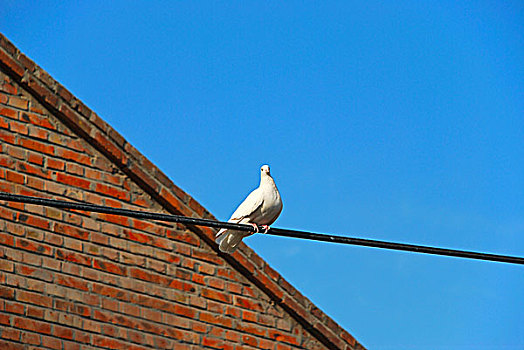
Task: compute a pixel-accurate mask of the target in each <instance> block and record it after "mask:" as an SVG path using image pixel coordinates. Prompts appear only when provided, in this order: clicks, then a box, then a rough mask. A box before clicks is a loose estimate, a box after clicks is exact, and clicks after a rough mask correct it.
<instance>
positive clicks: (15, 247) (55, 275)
mask: <svg viewBox="0 0 524 350" xmlns="http://www.w3.org/2000/svg"><path fill="white" fill-rule="evenodd" d="M0 44H1V45H0V68H2V72H1V73H0V191H4V192H10V193H17V194H25V195H33V196H38V197H46V198H56V199H66V200H72V201H82V202H89V203H93V204H101V205H107V206H112V207H121V208H127V209H139V210H140V209H143V210H148V211H154V212H166V213H169V212H171V213H176V214H182V215H190V216H198V217H206V218H212V216H211V214H209V213H208V212H207V211H206V210H205V209H204V208H202V207H201V206H200V205H199V204H198V203H196V201H194V200H193V199H192V198H191V197H190V196H188V195H187V194H185V193H184V192H183V191H181V190H180V189H179V188H177V187H176V186H175V185H174V184H173V183H172V182H171V181H170V180H169V179H167V177H165V175H163V174H162V173H161V172H160V171H159V170H158V169H157V168H156V167H155V166H154V165H152V164H151V163H150V162H149V161H148V160H147V159H146V158H144V157H143V156H142V155H141V154H140V153H139V152H138V151H136V150H135V149H134V148H133V147H132V146H131V145H129V144H128V143H127V142H126V141H125V140H124V139H123V138H122V137H121V136H120V135H119V134H118V133H116V132H115V131H114V130H113V129H112V128H110V127H109V126H108V125H107V124H106V123H105V122H103V120H101V119H100V118H99V117H98V116H97V115H96V114H94V113H93V112H92V111H90V110H89V109H88V108H87V107H86V106H85V105H83V104H82V103H81V102H80V101H78V100H77V99H76V98H75V97H74V96H73V95H72V94H70V93H69V92H68V91H67V90H66V89H65V88H63V87H62V86H61V85H59V84H58V83H57V82H56V81H54V80H53V79H52V78H51V77H49V75H47V73H45V72H44V71H43V70H41V69H40V68H39V67H37V66H36V65H35V64H34V63H33V62H32V61H30V60H29V59H27V58H26V57H25V56H24V55H23V54H21V53H20V52H19V51H18V50H17V49H16V48H15V47H14V46H13V45H12V44H11V43H10V42H8V41H7V39H5V37H3V36H1V35H0ZM212 236H213V231H212V230H210V229H207V228H200V227H199V228H197V227H186V226H183V225H169V224H164V223H157V222H150V221H143V220H136V219H131V218H124V217H119V216H112V215H106V214H92V213H85V212H81V211H64V210H58V209H53V208H44V207H41V206H34V205H23V204H14V203H10V204H6V203H5V202H0V349H1V348H6V349H18V348H20V349H23V348H32V347H34V348H47V349H93V348H109V349H145V348H169V349H201V348H209V349H213V348H215V349H282V350H285V349H325V348H333V349H362V347H361V346H360V344H358V343H357V342H356V341H355V340H354V339H353V338H352V337H351V335H349V334H348V333H347V332H346V331H344V330H343V329H342V328H340V327H339V326H338V325H337V324H336V323H334V322H333V321H332V320H331V319H330V318H329V317H327V316H326V315H325V314H324V313H322V312H321V311H320V310H318V309H317V308H316V307H315V306H314V305H313V304H311V302H310V301H309V300H307V298H305V297H303V296H302V295H301V294H300V293H299V292H298V291H296V290H295V289H294V288H293V287H292V286H291V285H289V284H288V283H287V282H286V281H285V280H284V279H283V278H282V277H281V276H280V275H279V274H278V273H277V272H275V271H274V270H273V269H271V268H270V267H269V266H268V265H267V264H266V263H265V262H264V261H263V260H262V259H260V258H259V257H258V255H256V254H255V253H254V252H253V251H252V250H251V249H249V248H248V247H247V246H245V245H243V246H242V247H241V249H239V251H238V252H237V253H235V254H234V255H233V256H229V255H223V254H219V253H217V251H216V246H214V243H213V242H212Z"/></svg>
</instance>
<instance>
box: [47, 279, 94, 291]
mask: <svg viewBox="0 0 524 350" xmlns="http://www.w3.org/2000/svg"><path fill="white" fill-rule="evenodd" d="M54 282H55V283H58V284H61V285H63V286H67V287H71V288H75V289H80V290H83V291H88V290H89V284H88V283H87V282H85V281H83V280H81V279H79V278H76V277H70V276H63V275H56V276H55V281H54Z"/></svg>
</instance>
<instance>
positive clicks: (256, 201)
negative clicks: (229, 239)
mask: <svg viewBox="0 0 524 350" xmlns="http://www.w3.org/2000/svg"><path fill="white" fill-rule="evenodd" d="M263 198H264V197H263V196H262V191H261V190H260V188H257V189H255V190H253V191H252V192H251V193H250V194H249V195H248V196H247V197H246V199H244V201H243V202H242V203H240V205H239V206H238V208H237V209H236V210H235V212H234V213H233V215H231V218H230V219H229V222H240V221H242V220H243V219H245V218H249V217H250V216H251V215H252V214H253V213H255V212H256V211H257V210H259V208H260V207H261V206H262V203H263ZM227 232H228V230H227V229H225V228H223V229H221V230H220V231H218V232H217V234H216V235H215V237H216V239H217V243H220V240H221V238H222V239H223V236H225V234H226V233H227ZM235 232H237V231H235ZM238 232H242V231H238ZM244 235H245V234H244Z"/></svg>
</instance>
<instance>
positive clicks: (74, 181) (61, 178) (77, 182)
mask: <svg viewBox="0 0 524 350" xmlns="http://www.w3.org/2000/svg"><path fill="white" fill-rule="evenodd" d="M56 181H58V182H61V183H64V184H66V185H71V186H75V187H80V188H83V189H86V190H88V189H89V188H90V187H91V182H90V181H88V180H85V179H83V178H80V177H77V176H72V175H66V174H64V173H57V174H56Z"/></svg>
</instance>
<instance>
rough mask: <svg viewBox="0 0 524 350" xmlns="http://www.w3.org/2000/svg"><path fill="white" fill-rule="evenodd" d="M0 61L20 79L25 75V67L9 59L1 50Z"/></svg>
mask: <svg viewBox="0 0 524 350" xmlns="http://www.w3.org/2000/svg"><path fill="white" fill-rule="evenodd" d="M0 61H2V62H3V63H4V64H5V65H6V66H7V67H8V68H9V69H10V70H11V71H13V72H14V73H15V74H16V75H17V76H18V77H22V75H24V67H22V65H20V64H19V63H18V62H16V61H15V60H14V59H13V58H11V57H9V56H8V55H7V54H6V53H4V52H3V51H1V50H0Z"/></svg>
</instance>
